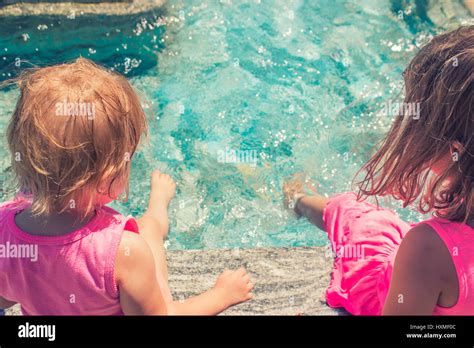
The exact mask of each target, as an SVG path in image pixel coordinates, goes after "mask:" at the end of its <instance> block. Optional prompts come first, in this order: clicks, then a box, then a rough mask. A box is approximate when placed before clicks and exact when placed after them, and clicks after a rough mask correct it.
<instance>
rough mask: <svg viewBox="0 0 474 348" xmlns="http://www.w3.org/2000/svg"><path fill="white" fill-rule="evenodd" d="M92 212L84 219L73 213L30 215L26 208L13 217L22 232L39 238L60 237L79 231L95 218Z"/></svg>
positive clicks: (29, 210) (28, 209)
mask: <svg viewBox="0 0 474 348" xmlns="http://www.w3.org/2000/svg"><path fill="white" fill-rule="evenodd" d="M95 215H96V213H95V212H93V213H92V214H90V215H89V216H87V217H85V218H81V216H80V215H79V214H78V213H77V212H75V211H67V212H63V213H57V214H51V215H49V216H45V215H40V216H35V215H33V214H32V212H31V209H30V208H26V209H25V210H23V211H21V212H20V213H18V214H17V215H16V216H15V224H16V225H17V226H18V227H19V228H20V229H21V230H23V231H24V232H26V233H29V234H32V235H39V236H62V235H65V234H68V233H71V232H74V231H76V230H79V229H81V228H82V227H83V226H85V225H86V224H87V223H89V221H91V220H92V219H93V218H94V217H95Z"/></svg>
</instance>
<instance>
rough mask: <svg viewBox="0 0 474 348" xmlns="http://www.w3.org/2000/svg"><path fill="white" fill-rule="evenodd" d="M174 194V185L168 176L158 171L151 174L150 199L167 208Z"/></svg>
mask: <svg viewBox="0 0 474 348" xmlns="http://www.w3.org/2000/svg"><path fill="white" fill-rule="evenodd" d="M175 192H176V183H175V182H174V180H173V178H172V177H171V176H170V175H168V174H163V173H161V172H160V171H159V170H154V171H153V173H151V194H150V199H154V200H156V201H158V202H162V203H164V204H165V206H168V204H169V202H170V201H171V200H172V199H173V197H174V195H175Z"/></svg>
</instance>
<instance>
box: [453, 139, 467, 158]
mask: <svg viewBox="0 0 474 348" xmlns="http://www.w3.org/2000/svg"><path fill="white" fill-rule="evenodd" d="M464 150H465V149H464V146H463V145H462V144H461V143H460V142H459V141H453V142H452V143H451V146H450V151H451V158H452V159H453V160H455V161H457V160H458V158H459V156H460V155H462V154H463V153H464Z"/></svg>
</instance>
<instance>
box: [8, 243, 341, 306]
mask: <svg viewBox="0 0 474 348" xmlns="http://www.w3.org/2000/svg"><path fill="white" fill-rule="evenodd" d="M324 251H325V249H323V248H320V247H301V248H257V249H236V250H186V251H170V252H168V264H169V278H170V279H169V282H170V287H171V289H172V291H173V297H174V298H175V299H176V300H179V299H182V298H187V297H189V296H193V295H197V294H199V293H201V292H203V291H205V290H206V289H208V288H210V287H212V286H213V285H214V282H215V280H216V278H217V276H218V274H219V273H220V272H222V271H223V270H224V269H226V268H229V269H235V268H238V267H245V268H246V269H247V271H248V273H249V274H250V277H251V279H252V282H253V283H254V284H255V289H254V299H253V300H252V301H249V302H246V303H242V304H240V305H237V306H234V307H232V308H230V309H228V310H227V311H225V312H224V313H223V314H224V315H298V314H301V315H345V314H347V313H346V312H345V311H343V310H335V309H332V308H329V307H328V306H327V305H326V301H325V291H326V288H327V285H328V283H329V276H330V272H331V268H332V259H329V258H328V257H327V256H325V252H324ZM7 314H9V315H18V314H19V308H18V307H17V306H15V308H13V309H10V310H8V312H7Z"/></svg>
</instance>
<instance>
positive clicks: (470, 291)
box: [423, 218, 474, 315]
mask: <svg viewBox="0 0 474 348" xmlns="http://www.w3.org/2000/svg"><path fill="white" fill-rule="evenodd" d="M423 223H426V224H428V225H429V226H431V228H433V229H434V230H435V231H436V233H438V235H439V236H440V238H441V239H442V240H443V242H444V244H445V245H446V247H447V248H448V250H449V252H450V254H451V258H452V260H453V263H454V265H455V267H456V272H457V275H458V281H459V297H458V302H457V303H456V304H455V305H454V306H452V307H449V308H445V307H439V306H437V307H436V309H435V311H434V314H438V315H472V314H473V313H474V228H471V227H470V226H468V225H466V224H462V223H455V222H451V221H448V220H444V219H440V218H432V219H430V220H427V221H424V222H423Z"/></svg>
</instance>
